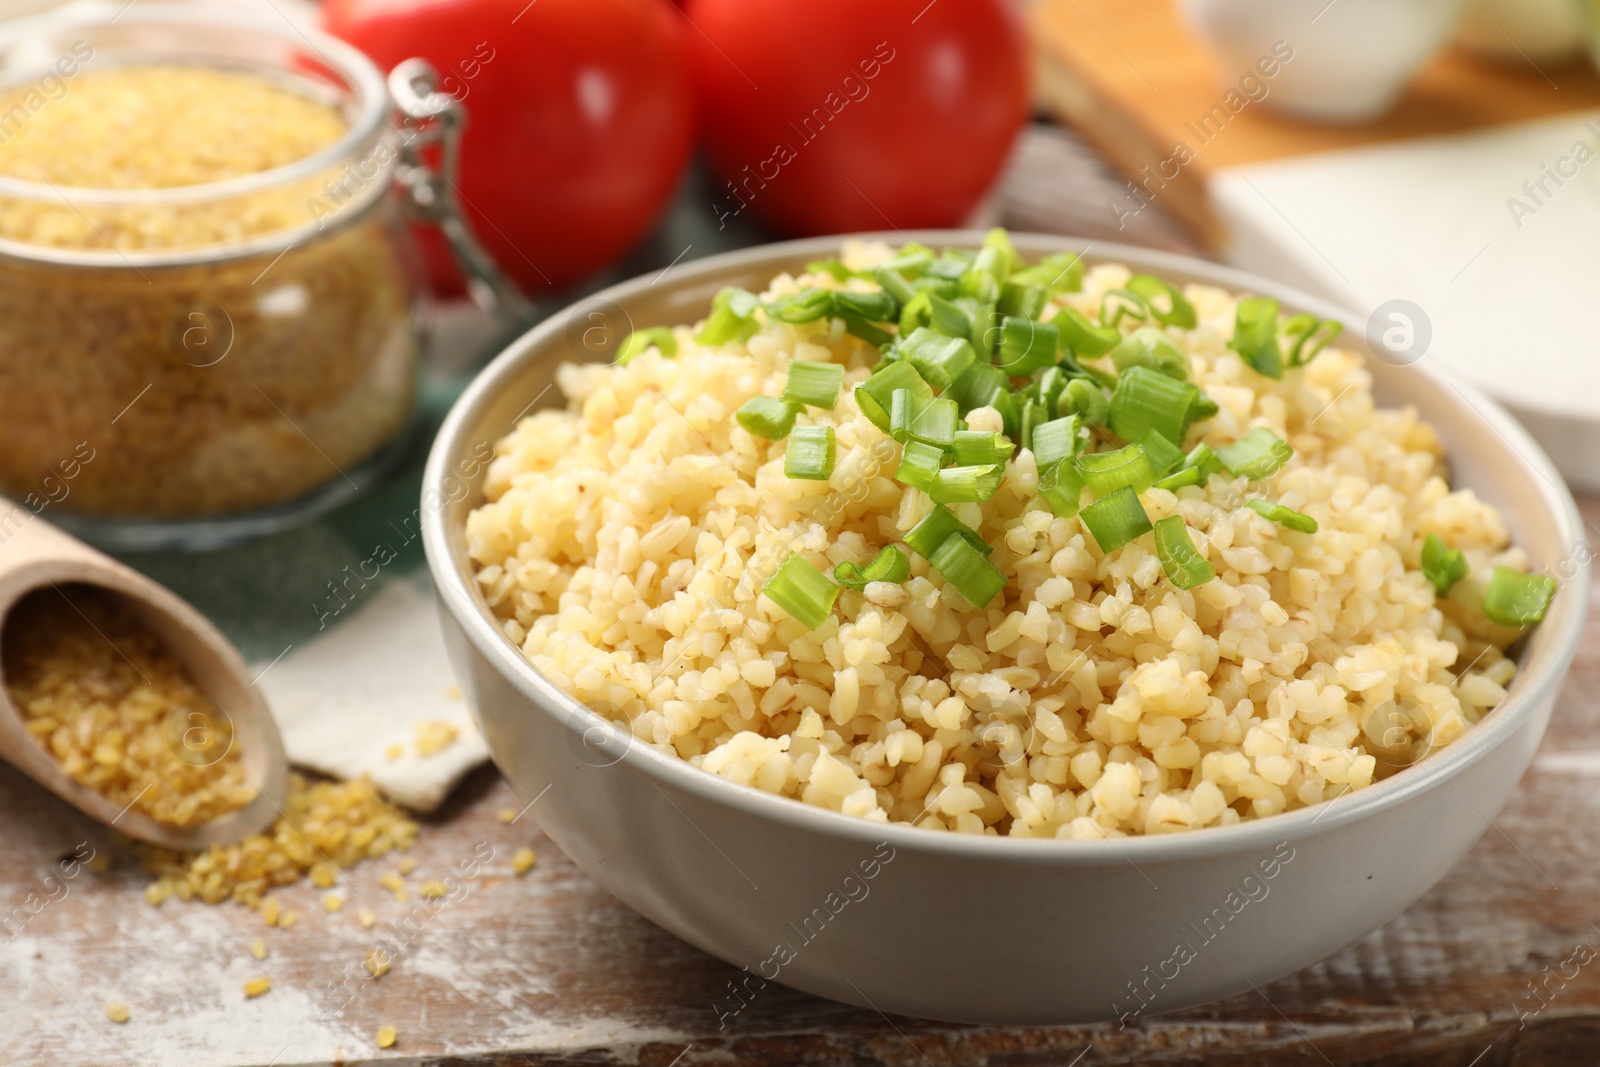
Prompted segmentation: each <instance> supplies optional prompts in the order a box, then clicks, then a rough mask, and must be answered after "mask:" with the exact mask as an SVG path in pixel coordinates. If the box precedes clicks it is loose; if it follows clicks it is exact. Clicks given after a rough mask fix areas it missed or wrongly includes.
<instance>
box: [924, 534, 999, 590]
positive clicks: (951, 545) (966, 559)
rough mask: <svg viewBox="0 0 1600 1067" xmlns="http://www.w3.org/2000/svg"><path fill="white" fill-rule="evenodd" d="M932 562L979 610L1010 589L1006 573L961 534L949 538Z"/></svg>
mask: <svg viewBox="0 0 1600 1067" xmlns="http://www.w3.org/2000/svg"><path fill="white" fill-rule="evenodd" d="M928 562H929V563H930V564H931V565H932V566H933V569H934V570H936V571H938V572H939V574H940V576H941V577H943V578H944V580H945V582H946V583H948V584H949V585H951V586H953V587H954V588H955V590H956V592H958V593H960V594H961V595H962V596H964V597H966V598H967V602H968V603H970V604H971V605H972V606H973V607H975V608H981V607H986V606H988V603H989V601H991V600H993V599H994V598H995V597H996V596H997V595H999V593H1000V590H1002V589H1004V588H1005V586H1006V576H1005V573H1004V572H1003V571H1001V569H1000V568H999V567H996V566H995V565H994V564H993V563H990V562H989V560H988V559H987V557H986V554H985V553H983V552H980V551H979V550H978V549H977V548H975V547H974V546H973V544H972V542H971V541H969V540H967V539H966V538H965V537H962V536H961V535H960V534H959V533H953V534H951V535H950V536H949V537H946V538H945V539H944V542H943V543H942V544H940V545H939V547H938V548H936V549H935V550H934V552H933V555H931V556H929V557H928Z"/></svg>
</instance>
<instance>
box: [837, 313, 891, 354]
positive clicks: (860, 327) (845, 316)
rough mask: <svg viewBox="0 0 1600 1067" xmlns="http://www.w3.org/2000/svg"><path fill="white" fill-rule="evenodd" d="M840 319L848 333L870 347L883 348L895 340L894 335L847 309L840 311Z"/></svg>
mask: <svg viewBox="0 0 1600 1067" xmlns="http://www.w3.org/2000/svg"><path fill="white" fill-rule="evenodd" d="M838 318H839V321H840V322H843V323H844V330H845V332H846V333H848V334H852V335H854V336H856V337H859V338H861V339H862V340H863V341H865V342H867V344H869V345H873V346H878V347H881V346H883V345H886V344H888V343H889V342H890V341H892V340H894V334H892V333H890V332H889V331H888V330H885V329H882V328H881V327H878V326H874V325H873V324H872V323H871V322H868V321H867V319H866V318H865V317H863V316H861V315H858V314H856V313H855V312H854V311H850V310H849V309H847V308H840V309H839V315H838Z"/></svg>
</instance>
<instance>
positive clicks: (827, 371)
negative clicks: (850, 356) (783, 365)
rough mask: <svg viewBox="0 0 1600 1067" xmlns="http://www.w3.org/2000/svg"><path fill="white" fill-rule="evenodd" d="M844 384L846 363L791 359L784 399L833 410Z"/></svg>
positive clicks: (784, 387)
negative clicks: (840, 388)
mask: <svg viewBox="0 0 1600 1067" xmlns="http://www.w3.org/2000/svg"><path fill="white" fill-rule="evenodd" d="M843 384H844V365H843V364H840V363H814V362H812V361H811V360H809V359H794V360H790V361H789V377H788V378H787V379H786V380H785V381H784V383H783V394H782V395H783V399H785V400H787V401H789V402H790V403H792V404H804V405H805V406H806V407H812V408H825V409H827V410H829V411H831V410H833V405H834V404H835V403H837V402H838V400H839V387H840V386H841V385H843Z"/></svg>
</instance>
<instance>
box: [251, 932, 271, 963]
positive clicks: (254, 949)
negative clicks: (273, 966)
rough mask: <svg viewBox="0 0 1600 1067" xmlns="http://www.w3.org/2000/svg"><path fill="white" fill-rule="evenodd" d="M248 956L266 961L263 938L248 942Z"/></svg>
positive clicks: (265, 947)
mask: <svg viewBox="0 0 1600 1067" xmlns="http://www.w3.org/2000/svg"><path fill="white" fill-rule="evenodd" d="M250 955H252V956H254V957H255V958H256V959H258V960H264V959H266V958H267V939H266V938H264V937H258V938H256V939H255V940H254V941H252V942H250Z"/></svg>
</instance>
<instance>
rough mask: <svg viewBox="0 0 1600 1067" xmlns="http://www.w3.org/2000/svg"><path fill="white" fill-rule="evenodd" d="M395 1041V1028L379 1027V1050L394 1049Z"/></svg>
mask: <svg viewBox="0 0 1600 1067" xmlns="http://www.w3.org/2000/svg"><path fill="white" fill-rule="evenodd" d="M394 1041H395V1032H394V1027H392V1026H387V1025H385V1026H380V1027H378V1036H377V1042H378V1047H379V1048H393V1047H394Z"/></svg>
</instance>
